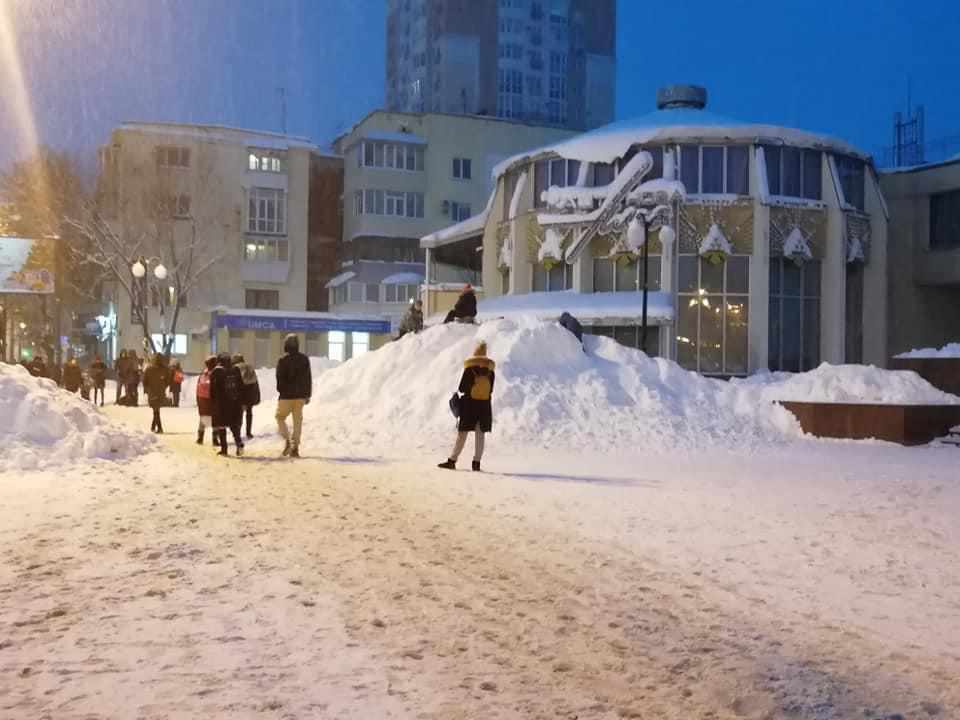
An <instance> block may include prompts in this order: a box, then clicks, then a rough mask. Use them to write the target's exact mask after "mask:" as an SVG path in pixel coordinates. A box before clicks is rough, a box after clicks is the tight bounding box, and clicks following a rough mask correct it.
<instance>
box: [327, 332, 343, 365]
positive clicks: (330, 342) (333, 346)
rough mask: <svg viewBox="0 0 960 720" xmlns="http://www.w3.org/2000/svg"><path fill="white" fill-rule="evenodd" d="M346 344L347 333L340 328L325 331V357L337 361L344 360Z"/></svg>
mask: <svg viewBox="0 0 960 720" xmlns="http://www.w3.org/2000/svg"><path fill="white" fill-rule="evenodd" d="M346 346H347V334H346V333H345V332H343V331H341V330H331V331H330V332H328V333H327V357H328V358H330V359H331V360H336V361H337V362H343V361H344V359H345V358H344V349H345V348H346Z"/></svg>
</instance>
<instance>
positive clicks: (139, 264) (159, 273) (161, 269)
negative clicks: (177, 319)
mask: <svg viewBox="0 0 960 720" xmlns="http://www.w3.org/2000/svg"><path fill="white" fill-rule="evenodd" d="M150 265H153V273H152V275H153V277H154V279H155V280H156V282H157V284H158V285H159V284H160V283H162V282H163V281H164V280H166V279H167V268H166V266H165V265H164V264H163V262H161V260H160V258H149V259H147V258H143V257H141V258H139V259H138V260H137V261H136V262H134V263H133V265H132V266H131V267H130V272H131V273H133V277H134V278H136V279H137V281H139V282H140V283H141V292H140V293H138V302H139V305H140V312H141V313H142V317H143V320H144V323H143V324H144V326H146V327H147V328H149V324H148V323H147V308H148V307H149V303H148V302H147V301H146V292H145V291H146V289H147V281H148V274H147V268H148V267H149V266H150ZM169 292H170V302H173V295H174V292H175V288H174V287H173V286H172V285H171V286H170V287H169ZM156 297H157V302H158V305H159V308H160V335H161V338H162V341H163V343H164V345H166V341H167V323H166V317H165V316H164V310H165V307H166V303H165V302H164V298H165V294H164V292H163V290H162V289H161V288H160V287H157V293H156ZM143 346H144V350H147V349H149V347H150V338H148V337H144V338H143ZM162 349H163V350H164V351H165V350H166V347H164V348H162Z"/></svg>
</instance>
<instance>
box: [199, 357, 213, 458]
mask: <svg viewBox="0 0 960 720" xmlns="http://www.w3.org/2000/svg"><path fill="white" fill-rule="evenodd" d="M216 366H217V356H216V355H211V356H210V357H208V358H207V359H206V360H204V361H203V372H201V373H200V377H198V378H197V412H198V413H199V415H200V424H199V425H198V426H197V445H203V434H204V430H205V429H206V428H208V427H209V428H212V427H213V403H212V402H211V400H210V373H211V372H213V369H214V368H215V367H216ZM211 442H212V443H213V444H214V445H216V444H217V438H216V435H215V434H214V437H213V438H212V439H211Z"/></svg>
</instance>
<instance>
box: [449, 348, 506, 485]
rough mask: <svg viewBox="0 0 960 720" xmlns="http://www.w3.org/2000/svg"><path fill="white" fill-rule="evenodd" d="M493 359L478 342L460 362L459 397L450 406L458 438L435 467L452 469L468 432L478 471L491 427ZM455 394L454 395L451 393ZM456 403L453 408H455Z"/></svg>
mask: <svg viewBox="0 0 960 720" xmlns="http://www.w3.org/2000/svg"><path fill="white" fill-rule="evenodd" d="M495 368H496V363H494V361H493V360H491V359H490V358H488V357H487V344H486V343H485V342H481V343H480V344H479V345H477V347H476V349H475V350H474V351H473V356H472V357H470V358H468V359H467V361H466V362H465V363H464V364H463V375H462V376H461V377H460V387H459V392H460V396H459V397H460V401H459V403H456V402H455V401H454V399H453V398H451V399H450V407H451V410H454V409H456V410H457V411H458V413H455V414H457V415H458V420H457V439H456V442H455V443H454V445H453V452H451V453H450V456H449V457H448V458H447V460H446V462H442V463H440V464H439V465H438V466H437V467H440V468H443V469H444V470H455V469H456V467H457V459H458V458H459V457H460V453H461V452H463V447H464V445H466V443H467V435H468V434H469V433H471V432H472V433H473V435H474V443H475V445H474V452H473V465H472V467H473V470H474V472H479V471H480V460H481V458H482V457H483V446H484V439H485V435H486V433H488V432H490V431H491V430H492V429H493V403H492V401H491V398H492V397H493V384H494V382H495V381H496V373H495V372H494V369H495ZM454 397H456V396H454ZM455 406H456V408H455Z"/></svg>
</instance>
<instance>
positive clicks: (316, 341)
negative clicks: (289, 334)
mask: <svg viewBox="0 0 960 720" xmlns="http://www.w3.org/2000/svg"><path fill="white" fill-rule="evenodd" d="M306 335H307V338H306V339H307V343H306V345H307V346H306V351H307V355H308V356H309V357H320V354H321V349H322V347H323V344H322V342H321V341H322V338H321V337H320V333H316V332H308V333H307V334H306Z"/></svg>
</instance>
